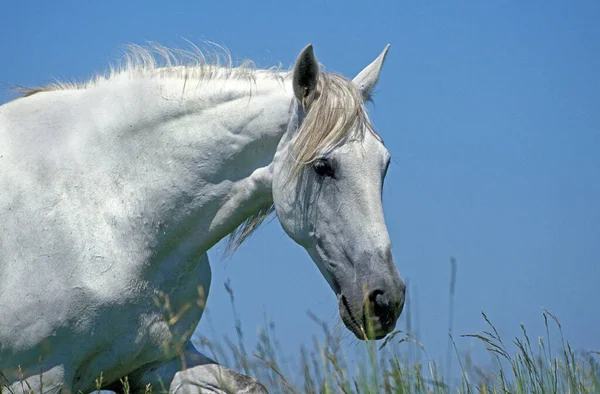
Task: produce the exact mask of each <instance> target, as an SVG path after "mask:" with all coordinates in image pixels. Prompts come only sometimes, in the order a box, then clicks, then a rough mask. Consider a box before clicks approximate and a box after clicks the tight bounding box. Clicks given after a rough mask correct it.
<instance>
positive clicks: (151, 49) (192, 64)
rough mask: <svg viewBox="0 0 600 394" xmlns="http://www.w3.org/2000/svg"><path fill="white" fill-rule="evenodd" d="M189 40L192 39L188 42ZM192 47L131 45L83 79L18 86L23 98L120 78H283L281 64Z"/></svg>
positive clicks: (212, 46) (216, 47)
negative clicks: (262, 65) (261, 64)
mask: <svg viewBox="0 0 600 394" xmlns="http://www.w3.org/2000/svg"><path fill="white" fill-rule="evenodd" d="M188 42H189V41H188ZM190 47H191V48H190V49H174V48H167V47H165V46H163V45H160V44H158V43H153V42H151V43H149V44H148V45H147V46H141V45H135V44H129V45H126V46H125V51H124V55H123V57H122V59H121V60H120V61H118V62H117V63H114V64H110V65H109V68H108V70H107V71H106V72H104V73H101V74H96V75H95V76H93V77H92V78H90V79H88V80H87V81H83V82H67V81H55V82H52V83H49V84H46V85H42V86H32V87H16V88H14V90H15V91H16V92H18V93H19V94H20V96H21V97H29V96H32V95H34V94H36V93H41V92H52V91H59V90H81V89H87V88H91V87H94V86H98V85H100V84H104V83H110V82H111V81H115V80H117V79H120V78H132V77H133V78H139V77H152V78H178V79H182V80H183V81H187V80H194V81H197V82H199V83H200V82H203V81H210V80H213V79H223V80H226V79H233V80H245V81H248V82H254V81H255V78H256V74H257V73H261V74H265V73H266V74H267V75H269V76H271V77H273V78H275V79H283V76H282V73H281V65H279V66H276V67H271V68H269V69H263V70H257V69H256V67H255V65H254V62H253V61H251V60H243V61H242V62H241V63H240V64H238V65H235V64H234V61H233V59H232V57H231V54H230V52H229V51H228V50H227V49H226V48H224V47H222V46H220V45H218V44H215V43H211V42H205V43H204V45H203V47H206V48H203V49H200V48H199V47H198V46H196V45H194V44H192V43H191V42H190Z"/></svg>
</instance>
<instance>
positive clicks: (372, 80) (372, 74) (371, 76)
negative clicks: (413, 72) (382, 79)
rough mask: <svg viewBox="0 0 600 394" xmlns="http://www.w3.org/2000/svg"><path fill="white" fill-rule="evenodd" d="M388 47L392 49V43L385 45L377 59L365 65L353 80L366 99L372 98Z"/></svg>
mask: <svg viewBox="0 0 600 394" xmlns="http://www.w3.org/2000/svg"><path fill="white" fill-rule="evenodd" d="M388 49H390V44H387V45H386V46H385V48H384V49H383V52H381V54H380V55H379V56H377V59H375V60H374V61H373V63H371V64H369V65H368V66H367V67H365V68H364V70H362V71H361V72H360V73H358V75H357V76H356V77H355V78H354V79H353V80H352V82H353V83H354V85H355V86H356V87H357V88H358V90H359V91H360V94H361V95H362V97H363V100H364V101H367V100H370V99H371V92H372V91H373V88H374V87H375V84H376V83H377V80H378V79H379V72H380V71H381V66H383V61H384V60H385V55H386V54H387V51H388Z"/></svg>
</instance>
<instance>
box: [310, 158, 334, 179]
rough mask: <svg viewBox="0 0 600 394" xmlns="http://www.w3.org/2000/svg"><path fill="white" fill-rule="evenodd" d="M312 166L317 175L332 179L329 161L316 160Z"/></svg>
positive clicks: (332, 174)
mask: <svg viewBox="0 0 600 394" xmlns="http://www.w3.org/2000/svg"><path fill="white" fill-rule="evenodd" d="M312 166H313V170H315V172H316V173H317V175H319V176H326V177H330V178H333V177H334V172H333V167H332V166H331V162H330V161H329V160H327V159H317V160H315V162H314V163H313V165H312Z"/></svg>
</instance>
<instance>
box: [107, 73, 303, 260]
mask: <svg viewBox="0 0 600 394" xmlns="http://www.w3.org/2000/svg"><path fill="white" fill-rule="evenodd" d="M287 85H288V82H287V81H281V80H279V81H278V80H276V79H275V78H273V75H272V74H270V75H269V76H268V77H266V76H264V77H263V76H261V75H260V74H257V76H256V79H255V80H254V81H252V83H251V82H249V81H240V80H221V79H214V80H210V81H203V82H202V83H201V84H200V85H198V84H197V83H196V82H193V81H179V80H168V79H164V80H158V81H148V83H147V84H146V83H144V82H142V83H141V85H140V86H138V88H141V89H140V90H141V91H143V93H141V94H142V95H143V97H140V96H139V94H136V93H132V94H129V95H128V94H126V93H124V92H121V93H120V95H121V96H129V97H131V100H132V103H133V104H131V103H130V104H131V106H130V104H128V103H121V104H118V105H120V106H121V107H122V108H131V107H132V106H134V107H135V108H136V109H137V110H138V111H137V112H136V111H132V112H133V113H131V114H127V113H126V112H127V110H125V109H123V110H121V113H122V115H123V116H125V118H124V119H123V120H120V121H119V122H118V123H119V124H120V125H122V127H123V128H125V130H121V133H125V134H127V135H128V136H129V139H130V143H131V142H133V144H132V145H133V146H134V147H135V148H136V149H138V152H137V154H136V155H133V156H132V157H135V159H133V160H132V161H131V164H129V163H127V164H126V165H128V166H129V165H131V166H132V168H131V170H132V172H135V173H136V180H137V183H134V184H133V185H131V187H132V188H133V189H137V190H144V191H145V195H144V197H143V199H144V200H145V201H144V204H141V205H140V206H142V207H143V210H144V212H138V215H140V216H141V217H144V222H143V223H144V231H141V232H140V236H141V237H142V238H143V239H139V241H140V243H142V244H144V245H151V247H152V248H153V249H155V251H154V252H153V253H152V254H153V255H154V256H159V257H158V258H167V259H169V257H172V256H175V255H176V256H177V258H178V259H181V257H186V256H187V257H192V256H198V254H199V253H203V252H205V251H206V250H208V249H209V248H210V247H211V246H213V245H214V244H215V243H216V242H218V241H219V240H220V239H221V238H223V237H225V236H226V235H227V234H229V233H230V232H232V231H233V230H234V229H235V228H236V227H237V226H238V225H240V224H241V223H243V221H244V220H246V219H247V218H248V217H249V216H251V215H253V214H254V213H256V212H258V211H259V210H260V209H262V208H264V207H266V206H269V205H270V204H271V203H272V194H271V177H270V168H269V164H270V163H271V162H272V160H273V156H274V154H275V152H276V149H277V146H278V143H279V141H280V139H281V137H282V135H283V134H284V133H285V131H286V127H287V124H288V121H289V119H290V116H291V112H290V109H291V108H292V106H291V103H292V94H291V91H292V89H291V86H287ZM136 89H137V88H136ZM136 100H143V102H144V105H139V104H137V101H136ZM131 130H137V131H134V132H131ZM140 148H141V149H140ZM122 149H123V150H127V149H132V148H131V147H128V146H122ZM134 167H135V168H134ZM138 178H139V179H138ZM126 221H127V220H126ZM124 224H125V225H126V226H125V227H124V228H123V231H124V232H125V233H127V235H128V236H131V235H132V234H131V231H130V230H129V229H127V226H131V223H124ZM129 228H131V227H129ZM138 229H139V227H138Z"/></svg>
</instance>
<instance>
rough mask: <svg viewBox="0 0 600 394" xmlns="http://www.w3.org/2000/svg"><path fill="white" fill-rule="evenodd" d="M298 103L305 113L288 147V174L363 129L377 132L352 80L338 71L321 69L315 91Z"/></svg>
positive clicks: (360, 133)
mask: <svg viewBox="0 0 600 394" xmlns="http://www.w3.org/2000/svg"><path fill="white" fill-rule="evenodd" d="M302 104H303V107H304V110H305V111H306V117H305V118H304V120H303V122H302V124H301V125H300V127H299V130H298V131H297V133H296V136H295V139H294V141H293V142H292V146H291V150H290V154H291V155H292V160H294V162H293V164H292V171H291V172H290V176H292V177H294V176H297V175H298V173H299V172H300V171H301V169H302V168H303V167H305V166H306V165H308V164H310V163H312V162H314V161H315V160H316V159H318V158H319V156H320V155H321V154H323V153H324V152H327V151H328V150H331V149H332V148H334V147H335V146H336V145H338V144H340V143H341V142H343V141H344V140H346V139H348V138H358V139H361V138H362V136H363V134H364V132H365V131H369V132H371V133H373V134H374V135H376V136H377V134H376V133H375V130H374V128H373V125H372V124H371V122H370V120H369V118H368V116H367V113H366V111H365V107H364V101H363V98H362V96H361V93H360V92H359V90H358V89H357V87H356V86H355V85H354V83H352V81H350V80H349V79H347V78H345V77H343V76H341V75H338V74H334V73H321V74H320V76H319V81H318V83H317V89H316V91H315V92H314V93H313V94H311V95H310V96H309V97H308V98H307V99H306V101H305V102H304V103H302Z"/></svg>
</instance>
